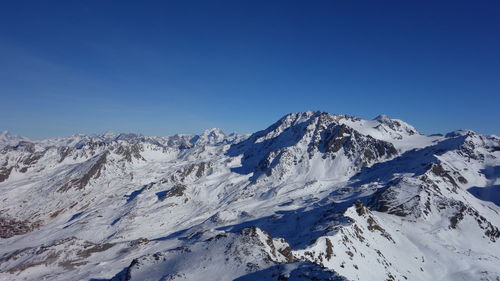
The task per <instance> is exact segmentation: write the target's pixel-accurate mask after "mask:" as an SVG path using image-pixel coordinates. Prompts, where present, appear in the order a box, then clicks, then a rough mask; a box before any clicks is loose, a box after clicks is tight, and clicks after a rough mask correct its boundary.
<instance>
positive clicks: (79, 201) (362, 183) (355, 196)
mask: <svg viewBox="0 0 500 281" xmlns="http://www.w3.org/2000/svg"><path fill="white" fill-rule="evenodd" d="M0 150H1V153H0V202H3V204H2V207H1V208H0V234H1V237H2V238H0V245H1V246H2V247H1V249H2V250H1V251H0V279H1V280H3V279H5V280H18V279H19V280H21V279H23V280H24V279H26V280H38V279H40V278H49V279H51V280H92V279H93V278H94V280H95V279H101V280H102V279H108V280H109V279H113V280H206V278H208V277H210V278H212V279H214V278H216V277H217V275H213V274H214V273H213V272H214V270H216V269H217V270H219V271H220V272H221V275H220V276H219V277H220V278H219V280H252V278H253V279H254V280H256V279H259V278H260V279H262V280H286V278H288V280H308V278H309V279H311V280H318V279H319V280H429V279H439V280H456V278H466V279H469V280H472V279H480V278H483V279H488V280H495V278H500V277H499V276H500V273H499V272H498V270H497V269H496V267H495V264H497V262H498V261H499V260H500V248H499V247H500V246H499V244H498V242H497V241H498V239H499V238H500V231H499V228H498V226H500V218H499V215H498V214H499V212H500V207H499V206H498V205H496V204H495V203H494V202H496V201H495V200H491V198H486V197H487V196H491V194H494V193H491V192H490V191H491V190H495V187H497V186H499V184H500V180H499V178H500V173H499V172H498V171H500V170H499V169H498V167H500V160H499V159H500V139H499V138H498V137H496V136H494V135H490V136H486V135H480V134H476V133H474V132H472V131H464V130H462V131H454V132H452V133H448V134H446V135H444V136H442V135H433V136H426V135H424V134H421V133H419V132H418V130H417V129H415V128H414V127H413V126H411V125H409V124H407V123H406V122H404V121H402V120H398V119H390V118H388V117H387V116H384V115H381V116H378V117H376V118H374V119H373V120H364V119H361V118H358V117H354V116H348V115H335V114H329V113H325V112H319V111H309V112H300V113H291V114H287V115H285V116H284V117H282V118H281V119H279V120H278V121H277V122H275V123H273V124H272V125H270V126H269V127H268V128H266V129H264V130H261V131H258V132H255V133H253V134H250V135H239V134H231V135H226V134H224V133H223V132H222V131H221V130H219V129H209V130H206V131H205V132H203V133H202V134H199V135H174V136H169V137H147V136H142V135H136V134H114V133H113V134H111V133H105V134H102V135H90V136H89V135H76V136H71V137H65V138H54V139H49V140H42V141H26V140H19V141H17V142H14V143H12V142H11V143H9V144H7V145H5V146H3V147H2V148H0ZM482 191H485V192H482ZM486 191H487V192H486ZM34 202H36V204H33V203H34ZM89 249H90V250H89ZM221 249H226V251H221ZM252 249H258V250H255V251H254V250H252ZM456 260H463V261H462V262H460V263H459V265H460V266H463V267H464V268H465V269H463V270H458V269H457V267H456V266H457V264H456V262H455V261H456ZM452 261H453V262H452ZM280 278H281V279H280ZM314 278H317V279H314Z"/></svg>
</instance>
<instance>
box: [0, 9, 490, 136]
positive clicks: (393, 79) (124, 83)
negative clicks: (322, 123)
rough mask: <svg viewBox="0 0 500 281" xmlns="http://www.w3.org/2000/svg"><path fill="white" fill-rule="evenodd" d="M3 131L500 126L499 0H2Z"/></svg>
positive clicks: (486, 129) (28, 133) (484, 130)
mask: <svg viewBox="0 0 500 281" xmlns="http://www.w3.org/2000/svg"><path fill="white" fill-rule="evenodd" d="M0 98H1V100H0V130H9V131H12V132H14V133H18V134H22V135H26V136H28V137H31V138H35V139H37V138H45V137H53V136H62V135H70V134H73V133H99V132H104V131H106V130H113V131H116V132H138V133H143V134H146V135H169V134H173V133H196V132H199V131H202V130H203V129H205V128H209V127H220V128H222V129H223V130H224V131H227V132H231V131H238V132H242V133H249V132H253V131H256V130H259V129H262V128H265V127H267V126H268V125H270V124H271V123H273V122H274V121H276V120H277V119H278V118H280V117H281V116H282V115H284V114H286V113H289V112H297V111H306V110H322V111H327V112H331V113H342V114H351V115H356V116H359V117H362V118H367V119H371V118H373V117H375V116H377V115H378V114H381V113H384V114H387V115H389V117H393V118H399V119H403V120H405V121H407V122H409V123H410V124H412V125H414V126H416V127H417V128H418V129H420V130H421V131H422V132H424V133H436V132H443V133H444V132H448V131H452V130H455V129H460V128H466V129H472V130H475V131H477V132H480V133H488V134H497V135H500V1H482V0H475V1H451V0H450V1H422V0H397V1H372V0H370V1H354V0H353V1H346V0H342V1H335V0H331V1H269V0H268V1H234V0H233V1H190V0H187V1H123V0H122V1H107V0H99V1H71V0H62V1H39V0H36V1H24V0H1V1H0Z"/></svg>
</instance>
